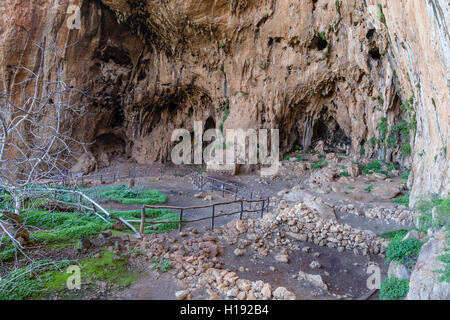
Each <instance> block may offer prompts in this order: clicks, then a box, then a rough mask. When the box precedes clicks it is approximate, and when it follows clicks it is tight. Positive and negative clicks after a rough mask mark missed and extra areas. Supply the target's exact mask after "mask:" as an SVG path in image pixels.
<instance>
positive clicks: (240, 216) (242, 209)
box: [239, 200, 244, 220]
mask: <svg viewBox="0 0 450 320" xmlns="http://www.w3.org/2000/svg"><path fill="white" fill-rule="evenodd" d="M243 214H244V200H241V214H240V215H239V220H242V215H243Z"/></svg>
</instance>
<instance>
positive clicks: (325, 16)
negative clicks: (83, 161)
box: [0, 0, 449, 203]
mask: <svg viewBox="0 0 450 320" xmlns="http://www.w3.org/2000/svg"><path fill="white" fill-rule="evenodd" d="M73 4H75V5H78V6H79V7H80V8H81V11H80V18H81V28H80V29H79V30H77V29H74V30H69V29H68V27H67V23H66V22H67V19H68V17H70V16H72V15H73V12H72V11H70V10H69V13H67V11H68V10H67V9H70V8H71V7H69V5H70V4H69V1H68V0H60V1H57V0H55V1H51V0H37V1H34V2H30V1H24V0H14V1H9V2H2V3H1V4H0V39H1V41H0V88H1V89H0V91H5V90H7V89H8V88H10V87H11V85H12V84H13V83H14V82H18V81H21V80H23V78H24V74H23V73H21V72H18V71H16V70H15V69H13V68H12V66H15V65H18V64H22V65H25V66H35V65H36V63H37V61H38V60H37V59H38V55H37V48H36V47H35V46H34V44H35V43H38V44H42V45H43V44H45V45H47V46H48V45H50V44H51V43H52V40H53V39H56V40H57V43H58V45H59V46H60V48H61V49H63V61H62V64H63V68H64V70H65V76H66V78H67V79H70V82H71V85H73V86H75V87H78V88H80V89H83V90H86V92H87V93H88V94H89V95H90V96H93V97H96V98H97V99H96V100H92V99H87V98H85V100H86V101H85V102H87V103H89V111H90V114H89V115H87V116H85V117H82V118H79V119H70V121H69V120H68V123H70V128H71V130H72V135H73V136H74V137H76V138H77V139H80V140H84V141H94V140H95V141H96V143H95V144H94V145H93V146H92V147H91V149H92V152H93V153H94V154H96V156H97V157H98V158H101V159H104V162H105V163H108V157H110V156H113V155H117V154H124V155H126V156H127V157H129V158H132V159H134V160H136V161H137V162H139V163H151V162H160V161H167V160H169V158H170V151H171V148H172V146H173V143H171V141H170V137H171V133H172V130H173V129H175V128H181V127H182V128H187V129H188V130H193V121H194V120H203V121H205V122H206V123H208V124H209V125H210V126H216V127H219V126H220V124H221V123H222V122H224V123H223V127H224V128H237V127H239V128H272V127H274V128H280V138H281V148H282V152H285V151H289V150H291V149H293V148H295V147H296V146H299V145H302V146H303V147H304V148H308V147H309V146H311V145H313V144H314V143H315V142H316V141H318V140H324V141H325V142H326V145H327V146H328V147H329V148H333V149H337V150H343V151H344V150H348V151H350V152H352V154H354V155H355V156H358V155H360V154H361V153H363V154H364V155H366V156H369V157H377V158H384V159H385V160H388V161H393V162H397V163H400V164H403V165H406V166H412V174H411V178H410V182H409V183H410V186H411V187H412V197H411V198H412V199H413V201H412V202H413V203H414V201H415V199H417V198H418V197H419V195H421V194H422V193H426V192H432V193H440V194H444V193H448V191H449V190H448V183H447V181H448V174H449V166H448V160H447V157H448V149H449V148H448V107H447V106H448V105H449V90H448V69H449V68H448V67H449V61H448V59H449V58H448V57H449V50H448V46H449V34H448V21H449V19H448V3H446V2H445V1H443V0H438V1H425V0H420V1H415V0H401V1H386V0H382V1H381V0H377V1H375V0H365V1H350V0H340V1H328V0H311V1H309V0H304V1H287V0H215V1H212V0H200V1H199V0H196V1H193V0H170V1H146V0H138V1H128V0H102V1H92V0H78V1H76V0H75V1H73ZM378 4H380V5H378ZM67 44H71V46H69V47H67V48H66V47H65V45H67ZM72 44H73V45H72ZM45 76H46V77H51V70H46V71H45ZM411 96H414V103H413V104H411V106H410V108H409V109H408V108H401V105H402V103H405V102H406V101H408V99H409V98H410V97H411ZM17 99H19V97H18V98H17ZM226 109H229V110H230V114H229V116H228V118H227V119H226V121H223V120H224V119H225V118H224V113H223V111H224V110H226ZM401 118H403V119H405V120H407V121H408V122H409V123H414V121H413V120H414V119H415V120H416V122H417V125H416V129H414V128H412V129H411V132H410V133H409V135H408V136H406V137H399V136H397V137H395V136H393V138H395V139H394V141H393V143H391V145H390V146H389V147H387V145H389V144H387V138H388V136H386V135H385V134H383V131H382V130H379V129H380V128H381V127H380V124H386V125H387V126H388V128H392V127H393V126H394V125H398V124H399V123H400V122H399V121H400V119H401ZM412 127H413V126H412ZM389 137H391V136H390V135H389ZM408 146H411V147H412V149H411V156H409V152H408V148H407V147H408ZM404 147H406V152H405V148H404ZM105 155H106V156H105Z"/></svg>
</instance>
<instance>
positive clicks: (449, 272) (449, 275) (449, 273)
mask: <svg viewBox="0 0 450 320" xmlns="http://www.w3.org/2000/svg"><path fill="white" fill-rule="evenodd" d="M448 250H449V249H446V251H448ZM438 259H439V260H440V261H442V262H443V263H444V270H436V272H437V273H441V274H442V275H441V276H440V277H439V281H440V282H450V253H445V254H443V255H441V256H439V257H438Z"/></svg>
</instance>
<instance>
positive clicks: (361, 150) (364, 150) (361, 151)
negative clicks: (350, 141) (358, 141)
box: [359, 145, 366, 156]
mask: <svg viewBox="0 0 450 320" xmlns="http://www.w3.org/2000/svg"><path fill="white" fill-rule="evenodd" d="M359 154H360V155H362V156H363V155H365V154H366V149H365V148H364V145H362V146H361V149H359Z"/></svg>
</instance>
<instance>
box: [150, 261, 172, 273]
mask: <svg viewBox="0 0 450 320" xmlns="http://www.w3.org/2000/svg"><path fill="white" fill-rule="evenodd" d="M154 261H155V263H154V264H153V265H152V269H153V270H159V271H160V272H167V271H169V270H170V269H172V264H171V262H170V261H169V260H167V259H159V258H155V260H154Z"/></svg>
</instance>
